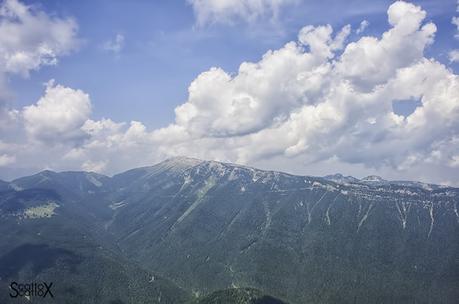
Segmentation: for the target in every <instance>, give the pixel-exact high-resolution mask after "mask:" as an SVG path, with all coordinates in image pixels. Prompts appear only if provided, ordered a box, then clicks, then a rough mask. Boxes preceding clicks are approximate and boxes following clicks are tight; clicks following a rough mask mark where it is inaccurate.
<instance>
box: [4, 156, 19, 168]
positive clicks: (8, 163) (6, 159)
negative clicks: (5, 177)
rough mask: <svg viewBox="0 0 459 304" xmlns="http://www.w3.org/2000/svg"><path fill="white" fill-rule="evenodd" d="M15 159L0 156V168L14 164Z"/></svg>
mask: <svg viewBox="0 0 459 304" xmlns="http://www.w3.org/2000/svg"><path fill="white" fill-rule="evenodd" d="M15 161H16V157H14V156H12V155H8V154H0V167H4V166H7V165H11V164H14V162H15Z"/></svg>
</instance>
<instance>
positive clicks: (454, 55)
mask: <svg viewBox="0 0 459 304" xmlns="http://www.w3.org/2000/svg"><path fill="white" fill-rule="evenodd" d="M448 57H449V61H451V62H459V50H452V51H450V52H449V54H448Z"/></svg>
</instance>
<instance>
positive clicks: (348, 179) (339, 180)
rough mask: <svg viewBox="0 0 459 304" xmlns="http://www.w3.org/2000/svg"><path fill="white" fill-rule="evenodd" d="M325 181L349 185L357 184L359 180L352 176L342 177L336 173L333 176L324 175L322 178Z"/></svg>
mask: <svg viewBox="0 0 459 304" xmlns="http://www.w3.org/2000/svg"><path fill="white" fill-rule="evenodd" d="M324 178H325V179H326V180H330V181H333V182H335V183H338V184H349V183H357V182H359V179H357V178H355V177H352V176H344V175H342V174H340V173H336V174H333V175H326V176H324Z"/></svg>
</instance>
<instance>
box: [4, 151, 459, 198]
mask: <svg viewBox="0 0 459 304" xmlns="http://www.w3.org/2000/svg"><path fill="white" fill-rule="evenodd" d="M202 164H209V165H211V164H217V165H223V166H228V167H232V168H239V169H246V170H249V171H257V172H264V173H271V174H284V175H289V176H295V177H304V178H322V179H326V180H329V181H333V182H335V183H338V184H343V183H362V184H375V185H381V184H385V185H390V184H394V185H396V184H400V185H405V186H413V187H420V188H424V189H426V190H433V189H439V188H458V187H454V186H447V185H442V184H433V183H424V182H420V181H412V180H386V179H384V178H382V177H380V176H377V175H369V176H366V177H363V178H361V179H359V178H356V177H354V176H349V175H348V176H344V175H343V174H341V173H335V174H329V175H325V176H314V175H302V174H292V173H289V172H285V171H276V170H265V169H258V168H256V167H253V166H246V165H240V164H234V163H229V162H221V161H214V160H201V159H197V158H192V157H186V156H176V157H170V158H167V159H165V160H163V161H161V162H159V163H156V164H154V165H150V166H143V167H136V168H132V169H128V170H126V171H123V172H119V173H116V174H113V175H111V176H110V175H105V174H101V173H97V172H92V171H52V170H43V171H40V172H38V173H35V174H32V175H26V176H21V177H18V178H15V179H13V180H12V181H9V182H8V181H3V180H0V189H1V188H2V187H4V186H5V183H6V184H9V185H13V186H15V185H17V183H18V182H20V181H21V180H23V179H24V178H31V177H37V176H46V175H56V174H57V175H89V176H95V177H98V178H101V179H114V178H115V179H116V177H117V176H120V175H123V174H129V173H134V172H139V171H144V172H145V175H147V174H149V173H150V174H151V173H152V170H153V171H154V170H158V168H162V169H171V168H174V169H175V170H186V169H190V168H193V167H196V166H199V165H202Z"/></svg>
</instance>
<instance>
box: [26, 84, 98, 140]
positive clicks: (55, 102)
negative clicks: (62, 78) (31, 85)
mask: <svg viewBox="0 0 459 304" xmlns="http://www.w3.org/2000/svg"><path fill="white" fill-rule="evenodd" d="M90 113H91V101H90V99H89V96H88V95H87V94H85V93H84V92H82V91H80V90H73V89H71V88H66V87H63V86H62V85H55V84H54V81H53V80H52V81H50V82H48V84H47V85H46V91H45V95H44V96H43V97H41V98H40V100H38V101H37V103H36V104H33V105H30V106H26V107H24V109H23V118H24V124H25V128H26V130H27V132H28V133H29V134H30V135H31V136H32V137H33V138H35V139H38V140H43V141H47V142H60V141H67V140H77V139H81V138H82V137H83V136H84V135H85V134H84V132H82V131H81V127H82V126H83V124H84V123H85V122H86V120H87V119H88V118H89V115H90Z"/></svg>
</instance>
